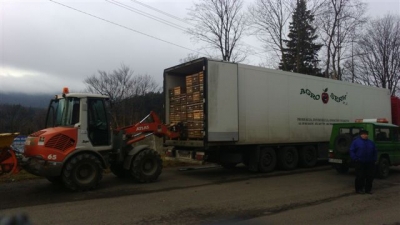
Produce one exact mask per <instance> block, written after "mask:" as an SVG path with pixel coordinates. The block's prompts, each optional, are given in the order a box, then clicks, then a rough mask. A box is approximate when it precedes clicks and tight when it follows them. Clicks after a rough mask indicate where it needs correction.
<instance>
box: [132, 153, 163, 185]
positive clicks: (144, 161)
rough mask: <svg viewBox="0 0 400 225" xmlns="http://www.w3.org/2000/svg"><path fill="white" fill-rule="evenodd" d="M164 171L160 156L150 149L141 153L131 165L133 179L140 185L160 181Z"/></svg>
mask: <svg viewBox="0 0 400 225" xmlns="http://www.w3.org/2000/svg"><path fill="white" fill-rule="evenodd" d="M161 171H162V161H161V157H160V155H159V154H158V153H157V152H156V151H154V150H152V149H149V148H145V149H144V150H142V151H141V152H139V153H138V154H137V155H136V157H135V158H134V159H133V162H132V165H131V170H130V172H131V175H132V178H133V179H134V180H135V181H137V182H140V183H148V182H153V181H156V180H157V179H158V177H159V176H160V174H161Z"/></svg>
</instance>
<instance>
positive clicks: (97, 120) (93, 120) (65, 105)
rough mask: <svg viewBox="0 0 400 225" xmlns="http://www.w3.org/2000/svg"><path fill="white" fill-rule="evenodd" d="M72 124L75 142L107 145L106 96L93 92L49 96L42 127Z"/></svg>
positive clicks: (108, 142) (109, 133) (107, 119)
mask: <svg viewBox="0 0 400 225" xmlns="http://www.w3.org/2000/svg"><path fill="white" fill-rule="evenodd" d="M52 127H71V128H72V127H74V128H76V129H78V134H77V136H78V146H79V145H86V144H87V143H88V142H90V143H91V144H92V146H94V147H96V146H110V145H111V127H110V116H109V113H108V102H107V98H106V97H104V96H100V95H93V94H87V95H84V94H68V95H65V96H64V97H61V96H57V97H56V98H55V99H53V100H51V102H50V105H49V108H48V113H47V119H46V128H52Z"/></svg>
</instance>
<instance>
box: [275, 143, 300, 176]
mask: <svg viewBox="0 0 400 225" xmlns="http://www.w3.org/2000/svg"><path fill="white" fill-rule="evenodd" d="M278 152H279V153H278V161H279V167H280V168H281V169H284V170H293V169H295V168H296V167H297V164H298V163H299V153H298V152H297V149H296V148H295V147H293V146H287V147H284V148H282V149H280V150H278Z"/></svg>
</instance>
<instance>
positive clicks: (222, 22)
mask: <svg viewBox="0 0 400 225" xmlns="http://www.w3.org/2000/svg"><path fill="white" fill-rule="evenodd" d="M242 8H243V1H242V0H199V2H198V3H195V4H194V7H193V8H192V9H189V20H190V21H191V22H192V23H193V24H195V25H194V28H191V29H189V30H188V31H187V33H188V34H189V35H191V36H192V38H193V39H194V40H198V41H202V42H204V43H206V45H207V46H206V47H207V48H209V49H211V50H215V51H217V52H219V53H220V54H221V58H222V60H224V61H234V62H241V61H243V60H244V59H245V58H246V51H247V49H246V47H244V45H241V44H240V40H241V39H242V38H243V37H244V33H245V31H246V29H247V18H246V15H245V13H243V12H242Z"/></svg>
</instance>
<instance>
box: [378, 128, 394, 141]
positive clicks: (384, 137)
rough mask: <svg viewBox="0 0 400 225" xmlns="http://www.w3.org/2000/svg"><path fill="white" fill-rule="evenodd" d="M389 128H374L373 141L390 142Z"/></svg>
mask: <svg viewBox="0 0 400 225" xmlns="http://www.w3.org/2000/svg"><path fill="white" fill-rule="evenodd" d="M390 137H391V132H390V128H382V127H377V128H375V141H391V138H390Z"/></svg>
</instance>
